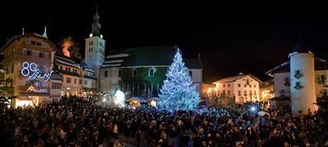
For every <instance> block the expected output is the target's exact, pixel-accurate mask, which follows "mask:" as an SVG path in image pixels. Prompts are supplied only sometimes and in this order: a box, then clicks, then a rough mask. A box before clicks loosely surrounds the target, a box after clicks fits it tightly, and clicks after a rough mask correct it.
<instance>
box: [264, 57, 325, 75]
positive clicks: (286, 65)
mask: <svg viewBox="0 0 328 147" xmlns="http://www.w3.org/2000/svg"><path fill="white" fill-rule="evenodd" d="M314 61H315V62H314V63H315V64H316V66H315V70H320V68H321V66H319V65H320V64H322V65H327V64H328V62H327V60H324V59H320V58H315V59H314ZM289 65H290V61H286V62H284V63H282V64H281V65H278V66H276V67H274V68H273V69H270V70H269V71H267V72H265V74H266V75H269V76H271V77H273V74H274V73H278V72H289V71H290V66H289ZM323 67H327V66H323ZM323 69H327V68H323Z"/></svg>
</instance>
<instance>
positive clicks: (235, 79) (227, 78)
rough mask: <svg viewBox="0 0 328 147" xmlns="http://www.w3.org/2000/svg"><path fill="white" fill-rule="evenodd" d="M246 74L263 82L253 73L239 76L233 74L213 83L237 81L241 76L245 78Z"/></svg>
mask: <svg viewBox="0 0 328 147" xmlns="http://www.w3.org/2000/svg"><path fill="white" fill-rule="evenodd" d="M246 76H250V77H251V78H253V79H255V80H256V81H258V82H259V83H262V81H261V80H260V79H258V78H257V77H255V76H253V75H252V74H238V75H237V76H231V77H226V78H223V79H220V80H218V81H215V82H213V84H215V83H230V82H235V81H237V80H239V79H241V78H244V77H246Z"/></svg>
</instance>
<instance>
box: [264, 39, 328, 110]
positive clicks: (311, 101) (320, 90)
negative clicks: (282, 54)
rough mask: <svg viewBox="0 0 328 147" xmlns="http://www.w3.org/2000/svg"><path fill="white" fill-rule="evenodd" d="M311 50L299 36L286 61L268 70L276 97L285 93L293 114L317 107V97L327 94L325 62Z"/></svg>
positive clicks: (326, 65) (327, 65)
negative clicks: (272, 80) (272, 79)
mask: <svg viewBox="0 0 328 147" xmlns="http://www.w3.org/2000/svg"><path fill="white" fill-rule="evenodd" d="M310 50H311V48H310V46H309V45H307V44H306V43H305V41H304V40H302V39H301V38H300V39H299V40H298V42H297V43H296V44H295V46H294V48H293V49H292V52H291V53H290V54H289V55H288V58H289V61H286V62H284V63H282V64H281V65H279V66H277V67H275V68H273V69H271V70H269V71H268V72H267V74H268V75H269V76H272V77H273V78H274V89H275V95H276V97H279V96H281V95H283V96H284V97H286V99H288V101H290V105H291V110H292V112H293V113H294V114H307V113H308V112H309V111H311V112H313V111H316V110H318V107H317V105H316V104H315V103H316V102H317V99H318V98H326V97H327V89H328V86H327V85H328V82H327V76H328V70H327V67H328V62H327V61H326V60H324V59H320V58H317V57H315V55H314V53H312V52H311V51H310ZM272 99H273V100H276V99H277V98H272Z"/></svg>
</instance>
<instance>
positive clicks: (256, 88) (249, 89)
mask: <svg viewBox="0 0 328 147" xmlns="http://www.w3.org/2000/svg"><path fill="white" fill-rule="evenodd" d="M261 83H262V81H261V80H260V79H258V78H256V77H255V76H253V75H251V74H243V73H240V74H239V75H237V76H231V77H226V78H223V79H220V80H218V81H215V82H213V84H214V85H215V90H216V95H218V96H220V97H226V98H230V99H233V100H234V101H235V103H238V104H243V103H245V102H256V101H260V93H259V92H260V84H261Z"/></svg>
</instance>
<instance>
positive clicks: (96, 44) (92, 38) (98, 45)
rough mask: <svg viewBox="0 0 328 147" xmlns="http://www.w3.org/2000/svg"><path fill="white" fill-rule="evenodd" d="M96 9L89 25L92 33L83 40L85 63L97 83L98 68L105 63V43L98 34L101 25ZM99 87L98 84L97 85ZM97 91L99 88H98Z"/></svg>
mask: <svg viewBox="0 0 328 147" xmlns="http://www.w3.org/2000/svg"><path fill="white" fill-rule="evenodd" d="M99 19H100V17H99V15H98V8H97V7H96V14H95V15H94V16H93V23H92V25H91V27H92V31H91V33H90V35H89V37H88V38H86V39H85V51H84V54H85V58H84V60H85V63H86V64H87V65H88V67H90V68H91V69H93V70H94V71H95V73H96V76H97V79H98V83H99V77H100V66H101V65H102V64H103V63H104V61H105V53H106V49H105V43H106V41H105V40H104V39H103V36H102V34H101V33H100V29H101V24H100V23H99ZM98 85H99V84H98ZM98 89H99V86H98Z"/></svg>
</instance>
